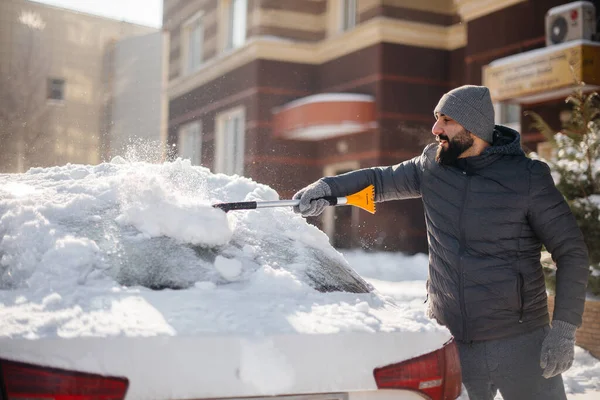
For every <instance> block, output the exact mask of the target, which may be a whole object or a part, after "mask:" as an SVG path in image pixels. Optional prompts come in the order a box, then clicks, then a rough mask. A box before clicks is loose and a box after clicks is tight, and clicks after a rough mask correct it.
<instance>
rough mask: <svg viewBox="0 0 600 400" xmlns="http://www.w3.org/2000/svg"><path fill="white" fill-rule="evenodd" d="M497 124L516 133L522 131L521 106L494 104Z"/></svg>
mask: <svg viewBox="0 0 600 400" xmlns="http://www.w3.org/2000/svg"><path fill="white" fill-rule="evenodd" d="M494 112H495V114H496V123H497V124H500V125H506V126H508V127H509V128H513V129H514V130H516V131H520V130H521V105H520V104H513V103H494Z"/></svg>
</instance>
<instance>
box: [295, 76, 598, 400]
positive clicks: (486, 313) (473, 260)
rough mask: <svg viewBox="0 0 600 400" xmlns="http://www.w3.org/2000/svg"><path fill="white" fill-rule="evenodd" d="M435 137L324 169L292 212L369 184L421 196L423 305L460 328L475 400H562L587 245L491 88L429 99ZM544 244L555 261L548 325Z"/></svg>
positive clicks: (397, 194) (312, 212)
mask: <svg viewBox="0 0 600 400" xmlns="http://www.w3.org/2000/svg"><path fill="white" fill-rule="evenodd" d="M434 115H435V118H436V122H435V124H434V126H433V129H432V133H433V134H434V136H435V138H436V141H437V142H438V143H437V145H436V144H430V145H428V146H427V147H425V149H424V151H423V153H422V154H421V155H420V156H418V157H415V158H413V159H411V160H408V161H405V162H403V163H400V164H398V165H394V166H389V167H375V168H366V169H360V170H357V171H352V172H349V173H346V174H343V175H338V176H334V177H325V178H322V179H319V180H318V181H316V182H315V183H313V184H311V185H309V186H307V187H306V188H304V189H302V190H300V191H299V192H298V193H296V195H294V199H300V204H299V205H298V206H297V207H295V208H294V211H295V212H297V213H301V214H302V215H303V216H316V215H319V214H320V213H321V212H322V211H323V209H324V208H325V207H326V206H327V205H328V203H327V202H326V200H324V199H320V198H321V197H323V196H332V195H333V196H346V195H348V194H351V193H355V192H357V191H359V190H361V189H363V188H365V187H366V186H368V185H371V184H373V185H374V186H375V201H377V202H382V201H388V200H399V199H407V198H416V197H421V199H422V201H423V205H424V209H425V220H426V225H427V237H428V242H429V278H428V281H427V289H428V294H429V296H428V298H429V301H430V304H429V308H430V314H431V315H432V316H433V317H434V318H435V319H436V320H437V321H438V322H439V323H441V324H443V325H445V326H447V327H448V329H449V330H450V332H451V333H452V335H453V336H454V337H455V339H456V341H457V344H458V348H459V353H460V359H461V367H462V372H463V382H464V385H465V387H466V389H467V391H468V393H469V397H470V398H471V400H479V399H484V400H492V399H493V398H494V397H495V395H496V392H497V391H498V390H499V391H500V393H501V394H502V396H503V398H504V400H513V399H518V400H520V399H527V400H535V399H540V400H541V399H543V400H550V399H566V395H565V390H564V386H563V382H562V377H561V373H562V372H564V371H566V370H567V369H568V368H570V366H571V364H572V362H573V358H574V346H575V330H576V329H577V327H578V326H579V325H580V324H581V320H582V314H583V308H584V300H585V290H586V284H587V278H588V274H589V269H588V268H589V263H588V252H587V248H586V246H585V244H584V241H583V237H582V234H581V231H580V230H579V228H578V226H577V223H576V221H575V218H574V217H573V215H572V214H571V211H570V209H569V206H568V205H567V203H566V202H565V200H564V198H563V196H562V195H561V193H560V192H559V191H558V190H557V189H556V187H555V185H554V182H553V180H552V177H551V175H550V169H549V168H548V166H547V165H546V164H545V163H543V162H541V161H536V160H532V159H529V158H527V157H526V156H525V154H524V153H523V151H522V149H521V145H520V136H519V133H517V132H516V131H514V130H512V129H510V128H508V127H504V126H500V125H495V124H494V108H493V105H492V101H491V97H490V93H489V90H488V89H487V88H486V87H483V86H473V85H466V86H461V87H459V88H456V89H454V90H452V91H450V92H448V93H446V94H445V95H444V96H443V97H442V98H441V99H440V101H439V103H438V105H437V107H435V110H434ZM542 244H543V245H545V246H546V248H547V249H548V251H550V252H551V254H552V257H553V259H554V260H555V262H556V266H557V274H556V299H555V309H554V315H553V322H552V325H551V326H550V324H549V321H550V319H549V315H548V304H547V296H546V287H545V281H544V274H543V272H542V267H541V265H540V251H541V248H542Z"/></svg>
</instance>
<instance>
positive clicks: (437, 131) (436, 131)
mask: <svg viewBox="0 0 600 400" xmlns="http://www.w3.org/2000/svg"><path fill="white" fill-rule="evenodd" d="M431 133H433V134H434V135H435V136H438V135H441V134H442V133H444V130H443V129H442V128H441V126H440V121H439V120H437V121H435V124H433V128H431Z"/></svg>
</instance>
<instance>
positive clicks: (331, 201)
mask: <svg viewBox="0 0 600 400" xmlns="http://www.w3.org/2000/svg"><path fill="white" fill-rule="evenodd" d="M320 199H325V200H327V202H328V203H329V204H330V205H332V206H336V205H337V203H338V198H337V197H335V196H323V197H320V198H319V199H317V200H320Z"/></svg>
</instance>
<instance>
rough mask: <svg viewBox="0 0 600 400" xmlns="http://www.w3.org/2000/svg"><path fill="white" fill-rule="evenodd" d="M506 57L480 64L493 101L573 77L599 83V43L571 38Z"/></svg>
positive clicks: (551, 87) (567, 83) (534, 91)
mask: <svg viewBox="0 0 600 400" xmlns="http://www.w3.org/2000/svg"><path fill="white" fill-rule="evenodd" d="M555 47H557V49H553V48H552V47H547V48H544V49H538V50H533V51H531V52H528V53H522V54H518V55H515V56H511V57H507V58H506V59H503V60H502V61H500V62H498V63H491V64H490V65H486V66H485V67H483V84H484V85H485V86H487V87H488V88H489V89H490V92H491V95H492V98H493V100H494V101H504V100H510V99H514V98H518V97H522V96H528V95H532V94H538V93H542V92H548V91H552V90H555V89H560V88H564V87H568V86H573V85H574V84H576V81H578V80H579V81H583V82H585V83H586V84H591V85H597V84H600V45H593V44H584V43H581V42H574V43H573V45H572V46H568V45H558V46H555Z"/></svg>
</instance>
